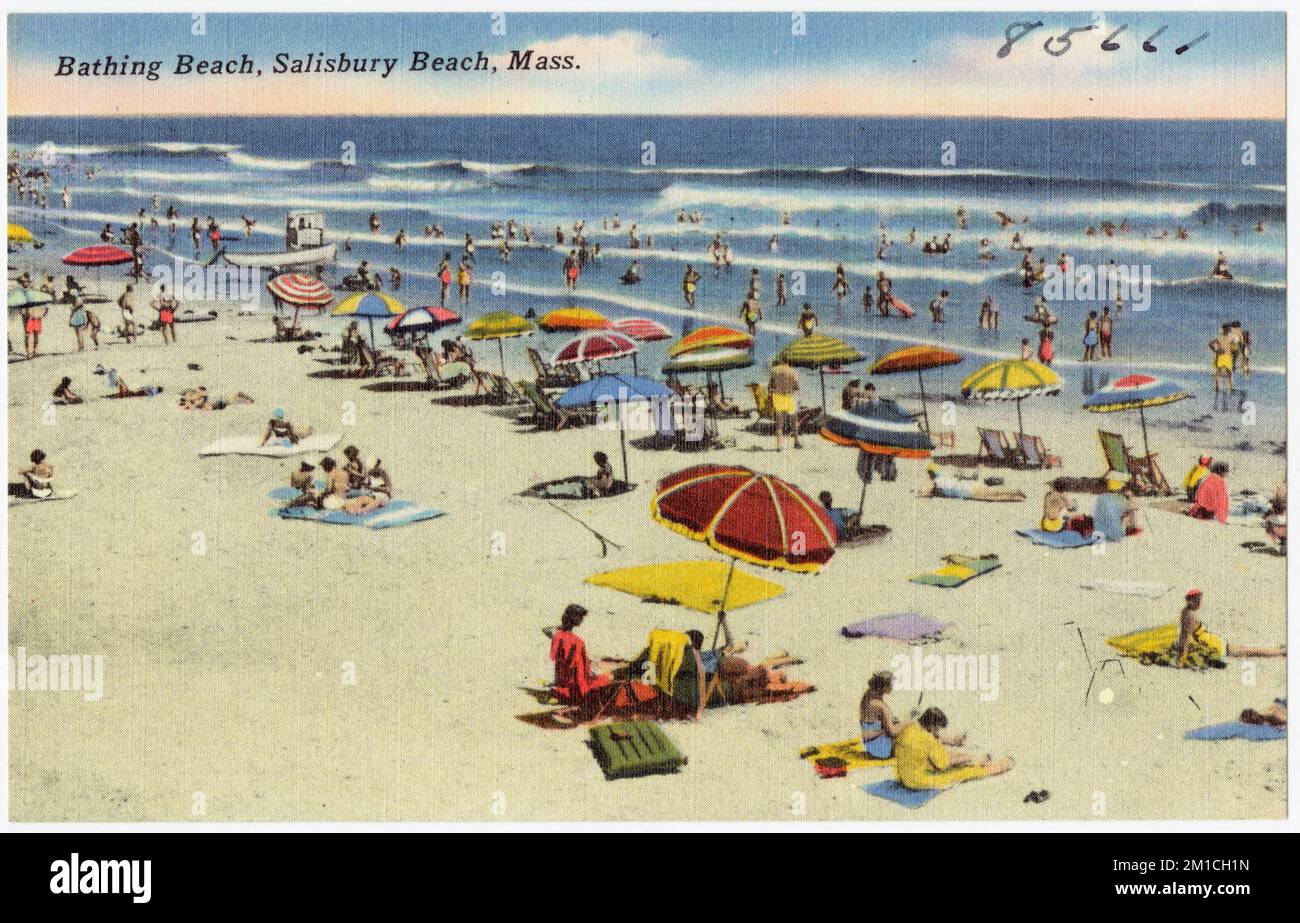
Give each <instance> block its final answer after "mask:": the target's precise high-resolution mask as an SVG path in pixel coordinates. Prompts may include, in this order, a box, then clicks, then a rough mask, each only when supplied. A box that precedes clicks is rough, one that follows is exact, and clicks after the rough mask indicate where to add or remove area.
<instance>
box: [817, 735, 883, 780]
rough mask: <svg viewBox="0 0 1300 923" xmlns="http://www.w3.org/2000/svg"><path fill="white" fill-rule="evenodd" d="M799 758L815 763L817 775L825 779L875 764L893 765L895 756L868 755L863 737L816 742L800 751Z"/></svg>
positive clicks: (868, 767)
mask: <svg viewBox="0 0 1300 923" xmlns="http://www.w3.org/2000/svg"><path fill="white" fill-rule="evenodd" d="M799 758H800V759H802V760H808V761H809V762H811V763H812V764H813V768H814V770H815V771H816V772H817V775H819V776H821V777H822V778H823V779H832V778H838V777H839V776H842V775H846V774H848V773H850V772H853V771H854V770H855V769H870V768H872V767H874V766H892V765H894V758H893V757H892V756H891V757H889V758H888V759H883V760H881V759H876V758H875V757H872V756H868V755H867V752H866V750H864V749H863V748H862V738H861V737H855V738H854V739H853V740H842V741H840V742H839V743H835V744H815V745H813V746H811V747H804V748H803V749H802V750H800V751H799Z"/></svg>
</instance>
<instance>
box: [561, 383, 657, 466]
mask: <svg viewBox="0 0 1300 923" xmlns="http://www.w3.org/2000/svg"><path fill="white" fill-rule="evenodd" d="M672 393H673V392H672V389H671V388H669V387H668V386H667V385H666V384H664V383H663V382H662V381H655V380H654V379H652V378H638V377H636V376H635V375H600V376H597V377H596V378H592V379H590V380H589V381H584V382H583V383H582V384H580V385H574V386H573V387H572V388H570V389H569V390H568V391H565V392H564V393H563V394H561V395H560V397H559V398H558V399H557V400H556V402H555V403H556V404H557V405H559V406H560V407H566V408H567V407H590V406H592V405H600V404H612V405H613V406H614V408H615V411H614V412H615V420H616V422H617V423H618V438H619V445H620V447H621V448H622V450H623V480H625V481H630V478H629V477H628V472H627V428H626V427H625V426H624V425H623V407H624V405H625V404H627V403H628V402H629V401H646V402H648V401H652V400H654V399H655V398H664V397H669V396H671V395H672Z"/></svg>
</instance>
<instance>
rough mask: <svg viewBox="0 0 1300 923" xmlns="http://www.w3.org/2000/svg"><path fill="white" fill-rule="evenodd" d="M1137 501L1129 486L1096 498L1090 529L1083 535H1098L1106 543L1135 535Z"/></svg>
mask: <svg viewBox="0 0 1300 923" xmlns="http://www.w3.org/2000/svg"><path fill="white" fill-rule="evenodd" d="M1137 511H1138V505H1137V501H1136V500H1135V499H1134V496H1133V488H1132V486H1131V485H1128V484H1126V485H1124V487H1122V488H1121V489H1120V490H1119V491H1118V492H1115V493H1104V494H1101V495H1100V496H1099V497H1097V503H1096V505H1095V506H1094V507H1093V511H1092V528H1091V530H1089V532H1087V533H1084V534H1086V535H1091V534H1094V533H1100V534H1101V535H1102V537H1103V538H1105V539H1106V541H1108V542H1118V541H1120V540H1122V539H1123V538H1124V537H1125V536H1128V535H1135V534H1137Z"/></svg>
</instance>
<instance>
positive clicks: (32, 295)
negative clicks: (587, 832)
mask: <svg viewBox="0 0 1300 923" xmlns="http://www.w3.org/2000/svg"><path fill="white" fill-rule="evenodd" d="M53 300H54V296H53V295H51V294H50V293H49V292H42V291H41V290H40V289H36V288H22V287H20V286H14V287H13V288H11V289H9V308H10V309H11V310H22V309H23V308H30V307H32V306H34V305H40V304H49V303H50V302H51V301H53Z"/></svg>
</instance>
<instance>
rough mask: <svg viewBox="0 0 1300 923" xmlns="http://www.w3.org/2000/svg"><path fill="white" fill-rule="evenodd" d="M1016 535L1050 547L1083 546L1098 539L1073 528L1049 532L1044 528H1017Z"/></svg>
mask: <svg viewBox="0 0 1300 923" xmlns="http://www.w3.org/2000/svg"><path fill="white" fill-rule="evenodd" d="M1016 535H1019V536H1021V537H1022V538H1027V539H1029V540H1030V541H1031V542H1033V543H1034V544H1035V545H1046V546H1047V547H1048V548H1082V547H1083V546H1084V545H1091V544H1093V543H1094V542H1096V541H1097V537H1096V536H1095V535H1083V534H1081V533H1079V532H1075V531H1074V530H1073V529H1062V530H1061V531H1060V532H1047V531H1045V530H1043V529H1017V530H1016Z"/></svg>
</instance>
